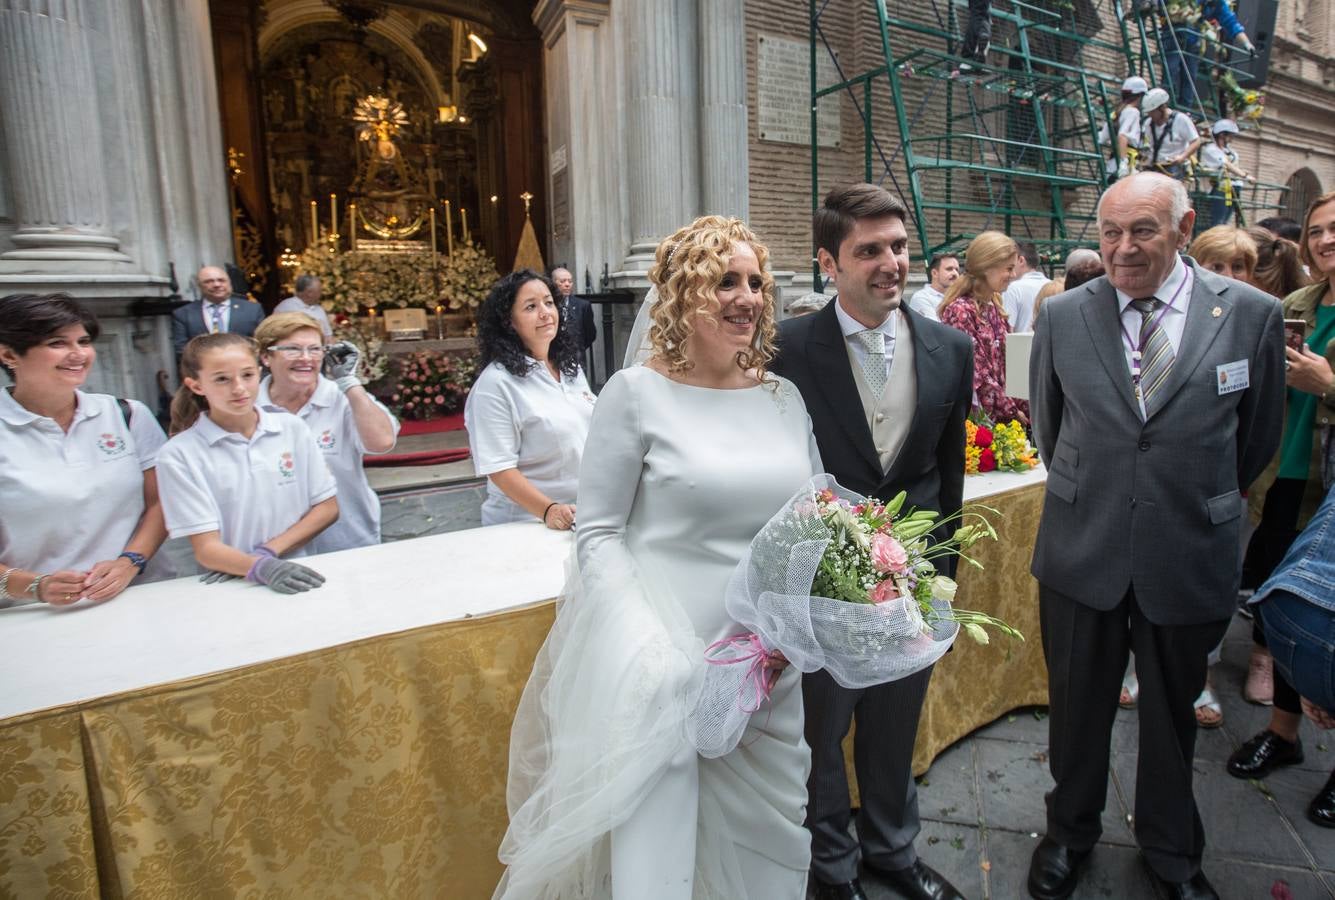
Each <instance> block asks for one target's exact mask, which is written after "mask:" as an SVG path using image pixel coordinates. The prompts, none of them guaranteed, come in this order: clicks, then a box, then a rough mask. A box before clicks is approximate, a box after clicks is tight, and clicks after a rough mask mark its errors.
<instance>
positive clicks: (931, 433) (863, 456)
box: [773, 184, 973, 900]
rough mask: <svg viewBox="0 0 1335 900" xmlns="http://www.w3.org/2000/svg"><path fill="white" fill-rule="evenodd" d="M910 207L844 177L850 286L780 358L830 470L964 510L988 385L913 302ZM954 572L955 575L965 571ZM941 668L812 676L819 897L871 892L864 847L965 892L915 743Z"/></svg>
mask: <svg viewBox="0 0 1335 900" xmlns="http://www.w3.org/2000/svg"><path fill="white" fill-rule="evenodd" d="M907 217H908V215H907V211H906V210H905V209H904V204H903V203H901V202H900V201H899V200H898V199H897V198H895V197H894V196H893V195H891V194H890V193H889V192H887V191H886V190H885V188H882V187H879V186H877V185H874V184H854V185H849V186H847V187H842V188H835V189H834V190H832V191H831V192H830V193H829V195H828V196H827V197H826V198H825V203H824V204H823V205H822V207H821V208H820V209H819V210H817V211H816V216H815V220H814V222H813V224H812V231H813V236H814V238H815V242H816V246H817V247H818V248H819V249H818V250H817V251H816V255H817V258H818V260H819V261H820V265H821V268H822V269H823V270H824V271H825V274H826V275H827V276H829V278H830V280H831V281H832V282H833V283H834V286H835V289H836V290H837V291H838V296H837V297H836V298H835V299H834V300H833V301H831V302H830V303H828V304H826V305H825V308H824V309H822V310H821V311H820V312H818V313H816V314H814V315H810V316H802V317H801V318H796V319H789V320H787V321H786V322H784V323H782V325H780V327H779V355H778V357H777V358H776V359H775V360H774V363H773V369H774V371H775V372H778V373H779V374H780V375H783V376H784V377H785V378H788V379H789V380H791V381H792V382H793V384H795V385H796V386H797V389H798V390H799V391H801V393H802V399H803V401H804V402H805V403H806V407H807V412H808V414H809V415H810V416H811V427H812V430H813V431H814V432H815V435H816V443H817V445H818V446H819V448H820V455H821V461H822V463H824V465H825V471H826V472H829V473H830V474H831V475H833V476H834V477H835V478H836V479H837V480H838V481H839V483H840V484H841V485H843V486H844V487H846V488H848V489H850V490H854V491H857V492H858V493H859V494H863V495H864V496H868V497H877V498H879V499H881V500H889V499H890V498H891V497H894V496H895V495H896V494H898V493H899V492H900V491H905V492H906V493H907V494H908V498H907V501H906V502H907V504H908V505H909V506H916V507H917V508H919V509H931V510H936V511H937V512H940V513H944V514H947V515H948V514H950V513H953V512H955V511H956V510H957V509H959V508H960V505H961V504H962V503H963V493H964V418H965V416H967V415H968V413H969V406H970V401H971V399H972V397H973V344H972V343H971V342H970V340H969V338H968V336H967V335H965V334H964V333H963V332H961V331H956V330H955V329H954V328H951V327H950V326H948V325H942V324H941V323H940V322H936V321H933V320H931V319H928V318H926V317H924V316H920V315H918V314H917V313H914V312H912V311H911V310H910V309H908V308H907V307H908V304H906V303H902V302H901V301H902V300H903V297H904V287H905V286H906V285H907V283H908V273H909V236H908V230H907V228H906V226H905V221H906V219H907ZM950 574H953V571H951V572H950ZM931 674H932V671H931V669H930V668H929V669H926V670H924V671H922V672H918V673H916V674H914V675H910V676H909V677H907V678H903V679H901V680H899V681H893V682H890V683H888V684H878V685H874V686H872V687H869V688H865V689H863V690H850V689H848V688H843V687H840V686H839V685H838V684H837V683H835V681H834V679H833V678H831V677H830V675H829V673H828V672H825V671H823V670H822V671H819V672H812V673H811V674H810V675H805V676H803V678H802V700H803V705H804V707H805V709H806V739H807V743H808V744H809V745H810V746H811V777H810V780H809V781H808V782H807V793H808V800H807V828H809V829H810V830H811V873H812V875H813V876H814V877H815V881H816V898H817V900H866V894H865V893H863V890H862V884H861V882H860V880H859V878H858V863H859V856H861V861H862V863H864V864H865V865H866V866H867V868H869V869H872V870H874V871H877V872H879V873H880V874H881V877H882V878H883V879H884V880H885V881H887V882H888V883H889V884H890V886H891V887H893V888H894V889H895V890H896V892H898V894H899V895H900V896H901V897H906V898H909V900H957V898H959V896H960V895H959V893H958V892H957V891H956V890H955V888H954V887H953V886H952V885H951V884H950V882H949V881H947V880H946V879H945V878H944V877H942V876H941V874H940V873H938V872H937V871H935V870H934V869H932V868H931V867H929V866H927V865H926V864H925V863H923V862H922V860H920V859H918V855H917V853H916V852H915V851H914V848H913V841H914V839H915V838H916V837H917V836H918V831H919V822H918V795H917V790H916V788H915V786H914V783H913V771H912V763H913V742H914V738H915V737H916V736H917V733H918V715H919V713H920V712H921V710H922V701H923V696H924V695H925V694H926V693H927V683H928V680H929V679H930V678H931ZM855 719H856V721H857V731H856V734H855V737H854V742H853V758H854V765H855V767H856V769H857V778H858V792H859V794H860V795H861V811H860V814H859V816H858V823H857V838H856V839H855V838H854V837H853V836H852V835H851V834H850V833H849V830H848V826H849V819H850V818H851V816H850V810H849V794H848V779H847V776H846V774H845V771H844V751H843V746H842V742H843V739H844V736H845V735H846V734H848V728H849V725H850V723H851V722H853V721H854V720H855Z"/></svg>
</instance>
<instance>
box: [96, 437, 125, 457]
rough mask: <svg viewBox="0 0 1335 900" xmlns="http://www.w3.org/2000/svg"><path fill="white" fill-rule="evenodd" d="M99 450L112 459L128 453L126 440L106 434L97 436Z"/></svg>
mask: <svg viewBox="0 0 1335 900" xmlns="http://www.w3.org/2000/svg"><path fill="white" fill-rule="evenodd" d="M97 449H99V450H101V451H102V453H103V454H104V455H105V456H107V457H108V458H111V459H114V458H116V457H118V456H124V455H125V454H126V453H127V452H128V448H127V447H126V446H125V438H123V437H119V436H118V435H114V434H108V433H106V432H103V433H102V434H100V435H98V436H97Z"/></svg>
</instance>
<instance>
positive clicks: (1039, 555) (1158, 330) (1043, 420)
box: [1029, 173, 1284, 900]
mask: <svg viewBox="0 0 1335 900" xmlns="http://www.w3.org/2000/svg"><path fill="white" fill-rule="evenodd" d="M1194 221H1195V213H1194V212H1193V211H1192V210H1191V208H1190V205H1189V200H1188V197H1187V191H1186V188H1185V187H1183V186H1182V184H1181V183H1180V182H1177V181H1174V180H1173V179H1171V178H1168V177H1166V176H1163V175H1158V174H1150V173H1141V174H1137V175H1133V176H1131V177H1130V178H1124V179H1122V180H1120V181H1118V182H1117V183H1116V184H1115V185H1113V186H1112V187H1111V188H1109V189H1108V191H1107V192H1106V193H1105V194H1104V195H1103V197H1102V198H1101V199H1100V201H1099V206H1098V227H1099V243H1100V252H1101V254H1102V256H1103V263H1104V266H1105V267H1106V268H1107V270H1108V274H1107V275H1106V276H1102V277H1099V278H1096V279H1094V280H1093V281H1090V282H1087V283H1085V284H1083V285H1081V286H1080V287H1078V288H1075V289H1074V290H1070V291H1067V292H1066V293H1064V294H1059V295H1058V296H1056V297H1054V298H1052V299H1051V300H1049V301H1048V302H1047V303H1045V304H1044V305H1043V307H1042V311H1041V312H1040V313H1039V318H1038V323H1037V327H1036V330H1035V335H1034V343H1033V355H1032V357H1031V359H1030V372H1029V383H1030V394H1029V396H1030V401H1029V402H1030V409H1031V410H1032V413H1033V422H1034V432H1035V439H1036V441H1037V444H1038V449H1039V453H1040V454H1041V456H1042V458H1043V462H1044V464H1046V465H1047V467H1048V478H1047V489H1046V494H1045V497H1044V503H1043V517H1042V520H1041V522H1040V524H1039V530H1038V538H1037V542H1036V544H1035V548H1034V560H1033V567H1032V571H1033V573H1034V576H1035V577H1036V578H1037V579H1038V582H1039V613H1040V621H1041V623H1042V629H1043V654H1044V657H1045V658H1046V660H1047V664H1048V694H1049V698H1050V706H1051V713H1050V715H1049V718H1048V723H1049V725H1048V728H1049V742H1050V752H1049V756H1048V760H1049V766H1050V768H1051V770H1052V777H1053V779H1054V780H1055V782H1056V785H1055V786H1054V787H1053V790H1052V792H1051V793H1050V794H1048V797H1047V807H1048V827H1047V834H1046V836H1045V837H1044V838H1043V840H1042V841H1041V842H1040V843H1039V845H1038V847H1037V848H1036V849H1035V850H1034V855H1033V859H1032V861H1031V863H1030V868H1029V893H1030V894H1031V895H1032V896H1034V897H1037V898H1040V900H1048V898H1064V897H1068V896H1070V894H1071V892H1072V891H1073V890H1074V889H1075V886H1076V880H1077V878H1078V876H1079V868H1080V865H1081V863H1082V862H1083V861H1084V859H1085V857H1087V856H1088V855H1089V853H1090V850H1091V848H1093V846H1094V844H1095V843H1096V842H1097V841H1098V839H1099V836H1100V834H1101V831H1102V823H1101V821H1100V820H1101V815H1102V812H1103V806H1104V799H1105V797H1106V792H1107V786H1108V754H1109V742H1110V740H1111V736H1112V725H1113V718H1114V717H1115V715H1116V713H1117V700H1118V694H1119V692H1120V690H1121V684H1122V673H1123V670H1124V669H1125V667H1126V661H1127V651H1128V649H1130V650H1132V651H1134V652H1135V654H1136V675H1137V676H1138V678H1139V680H1140V702H1139V707H1138V715H1139V717H1140V746H1139V753H1138V756H1137V763H1136V768H1137V770H1136V807H1135V808H1136V840H1137V841H1138V842H1139V844H1140V850H1141V854H1142V855H1143V856H1144V858H1145V862H1146V863H1147V864H1148V866H1149V868H1150V870H1151V872H1152V873H1153V874H1154V876H1155V877H1156V878H1157V879H1158V880H1159V882H1160V883H1161V887H1163V888H1164V890H1165V891H1166V893H1167V895H1168V896H1170V897H1183V898H1186V897H1191V898H1211V897H1216V896H1218V895H1217V894H1216V893H1215V891H1214V888H1213V887H1211V885H1210V883H1209V881H1208V880H1207V879H1206V878H1205V875H1204V873H1202V872H1201V854H1202V852H1203V850H1204V848H1205V832H1204V830H1203V828H1202V827H1201V819H1200V815H1199V814H1198V812H1197V810H1196V801H1195V798H1194V797H1193V795H1192V787H1191V782H1192V769H1191V766H1192V757H1193V755H1194V753H1195V749H1196V718H1195V715H1194V712H1193V709H1192V707H1193V704H1194V701H1195V699H1196V696H1197V695H1198V694H1199V693H1200V691H1201V687H1202V686H1203V685H1204V684H1205V672H1206V657H1207V655H1208V654H1209V652H1210V650H1211V649H1212V648H1214V646H1215V645H1216V644H1218V643H1219V640H1220V639H1221V638H1222V637H1223V636H1224V632H1225V630H1226V629H1227V627H1228V621H1229V618H1230V616H1231V615H1232V614H1233V609H1234V603H1235V601H1236V598H1237V589H1238V578H1239V571H1238V567H1237V566H1235V565H1234V560H1236V559H1237V555H1238V539H1239V531H1240V529H1241V528H1242V520H1241V505H1240V497H1239V494H1238V489H1239V487H1243V488H1245V487H1246V486H1247V485H1248V484H1250V483H1251V482H1252V480H1253V479H1254V478H1256V476H1257V475H1259V474H1260V473H1261V470H1262V469H1263V468H1265V465H1266V463H1267V462H1268V461H1269V460H1270V457H1271V455H1272V454H1273V453H1274V452H1275V449H1276V448H1277V447H1278V446H1279V440H1280V433H1281V427H1282V422H1283V418H1284V331H1283V316H1282V312H1281V309H1280V305H1279V304H1278V303H1277V302H1276V301H1275V300H1274V299H1272V298H1271V297H1269V296H1267V295H1265V294H1263V293H1261V292H1260V291H1258V290H1255V289H1254V288H1251V287H1249V286H1247V285H1245V284H1243V283H1241V282H1238V281H1234V280H1232V279H1230V278H1222V277H1219V276H1216V275H1214V274H1212V273H1210V272H1209V271H1207V270H1205V269H1202V268H1201V267H1199V266H1197V265H1196V264H1195V263H1194V262H1192V261H1191V260H1190V259H1187V258H1183V257H1181V256H1180V255H1179V252H1178V251H1179V250H1180V249H1181V248H1183V247H1185V246H1186V244H1187V241H1188V240H1190V238H1191V228H1192V224H1193V222H1194Z"/></svg>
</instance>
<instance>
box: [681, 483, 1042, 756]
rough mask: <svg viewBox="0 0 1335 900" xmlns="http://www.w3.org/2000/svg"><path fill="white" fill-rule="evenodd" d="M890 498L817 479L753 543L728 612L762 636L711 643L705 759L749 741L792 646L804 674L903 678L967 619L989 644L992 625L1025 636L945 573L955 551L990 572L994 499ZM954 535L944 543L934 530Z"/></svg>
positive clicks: (695, 732)
mask: <svg viewBox="0 0 1335 900" xmlns="http://www.w3.org/2000/svg"><path fill="white" fill-rule="evenodd" d="M904 501H905V495H904V493H902V492H901V493H900V494H899V495H898V496H897V497H895V498H894V499H893V500H891V501H890V502H889V503H884V504H883V503H880V502H879V501H877V500H875V499H872V498H868V497H863V496H861V495H860V494H856V493H854V492H852V491H849V490H847V489H845V488H843V487H841V486H840V485H839V484H838V482H836V481H835V480H834V478H832V477H831V476H829V475H817V476H816V477H814V478H812V479H811V480H810V481H809V482H808V483H807V484H806V485H805V486H804V487H803V488H802V490H800V491H799V492H798V493H797V494H795V495H794V496H793V497H792V498H791V499H789V501H788V502H787V503H786V504H784V506H783V508H782V509H780V510H779V512H778V513H777V514H776V515H775V516H774V517H773V518H771V519H770V521H769V522H768V523H767V524H766V525H765V527H764V528H762V529H761V530H760V533H759V534H758V535H757V536H756V537H755V539H754V540H753V541H752V542H751V546H750V548H749V549H748V550H747V552H746V554H745V555H744V556H743V557H742V560H741V562H739V563H738V565H737V568H736V570H734V572H733V576H732V579H731V581H730V582H729V585H728V591H727V595H726V597H725V606H726V608H727V610H728V614H729V615H730V616H731V617H732V618H733V619H734V620H735V621H737V622H739V623H741V624H742V625H743V626H744V627H745V628H749V629H750V632H748V633H743V634H739V635H735V636H732V637H729V638H725V639H723V640H721V641H716V642H715V643H714V644H711V645H710V646H709V647H708V648H706V650H705V661H706V663H708V665H707V666H706V667H705V672H704V676H703V679H702V684H701V687H700V693H699V699H698V702H697V703H696V704H695V711H694V712H693V713H692V715H691V716H690V718H689V719H688V722H687V730H688V733H689V736H690V738H691V740H692V742H693V744H694V745H695V747H696V749H697V751H699V752H700V753H701V754H702V755H704V756H711V757H712V756H719V755H722V754H723V753H727V752H728V751H730V750H731V749H732V748H733V747H735V746H736V745H737V742H738V740H740V738H741V734H742V732H743V731H744V730H745V728H746V723H747V721H748V720H749V718H750V715H751V713H753V712H755V711H756V710H758V709H759V708H760V706H761V705H762V704H763V703H764V701H765V699H766V698H767V697H768V696H769V689H770V687H771V686H772V676H770V675H769V672H768V670H767V669H766V663H767V661H768V660H769V659H770V658H771V657H772V656H773V655H775V654H782V655H783V657H784V658H786V659H787V661H788V662H789V663H791V664H792V665H793V666H794V667H795V668H797V669H798V670H800V671H802V672H814V671H816V670H818V669H825V670H826V671H827V672H829V673H830V676H831V677H832V678H834V680H835V681H836V682H838V683H839V684H840V685H842V686H844V687H847V688H865V687H869V686H871V685H874V684H882V683H884V682H888V681H895V680H897V679H900V678H905V677H907V676H909V675H912V674H913V673H914V672H918V671H921V670H922V669H924V668H926V667H927V666H930V665H931V664H933V663H934V662H936V661H937V660H938V659H940V658H941V656H942V655H943V654H944V653H945V652H946V650H948V649H949V648H950V645H951V644H952V643H953V642H954V640H955V638H956V636H957V635H958V633H959V630H960V628H961V627H962V628H963V629H964V631H965V633H966V634H968V635H969V636H970V637H971V638H973V639H974V640H975V641H977V642H978V643H980V644H986V643H989V634H988V629H989V628H993V629H996V630H997V631H999V632H1001V633H1002V634H1005V635H1007V636H1009V637H1012V638H1015V639H1018V640H1024V637H1023V635H1021V634H1020V632H1019V631H1017V630H1015V629H1014V628H1012V627H1011V626H1010V625H1007V624H1006V623H1005V622H1003V621H1002V620H1000V619H998V618H996V617H994V616H990V615H988V614H986V613H982V612H976V611H972V610H965V609H958V608H956V607H955V606H954V605H953V604H954V599H955V593H956V590H957V585H956V583H955V581H954V580H953V579H951V578H950V577H948V576H946V575H944V574H941V573H938V571H937V565H938V564H939V563H940V562H941V561H942V560H944V559H948V558H951V557H955V558H958V559H959V560H961V561H963V562H965V563H967V564H969V565H973V566H977V567H978V568H982V564H981V563H979V562H978V560H976V559H975V558H973V556H971V555H970V553H969V551H970V549H971V548H972V547H973V546H974V545H975V544H977V543H978V542H979V541H981V540H984V539H989V540H996V538H997V533H996V530H995V529H994V528H993V526H992V524H991V523H990V522H989V521H988V518H987V516H985V515H984V514H983V513H984V512H990V513H993V514H996V510H993V509H990V508H989V507H985V506H971V507H966V508H965V509H963V510H960V511H959V512H956V513H954V514H953V515H950V516H946V517H944V518H942V517H940V516H939V515H938V514H937V513H935V512H932V511H930V510H916V509H905V508H904ZM943 530H944V531H945V532H946V533H948V534H949V536H948V537H946V538H944V539H937V540H934V539H933V538H932V537H931V535H932V534H936V535H940V534H942V533H943Z"/></svg>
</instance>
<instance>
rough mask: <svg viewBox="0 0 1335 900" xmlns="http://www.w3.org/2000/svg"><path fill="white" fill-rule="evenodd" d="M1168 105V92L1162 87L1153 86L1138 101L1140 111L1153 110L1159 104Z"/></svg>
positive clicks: (1159, 105)
mask: <svg viewBox="0 0 1335 900" xmlns="http://www.w3.org/2000/svg"><path fill="white" fill-rule="evenodd" d="M1167 105H1168V92H1167V91H1165V90H1164V89H1163V88H1154V89H1153V90H1152V91H1150V92H1149V93H1148V94H1146V95H1145V99H1144V100H1142V101H1140V110H1141V112H1154V111H1155V110H1156V109H1158V108H1159V107H1161V106H1167Z"/></svg>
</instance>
